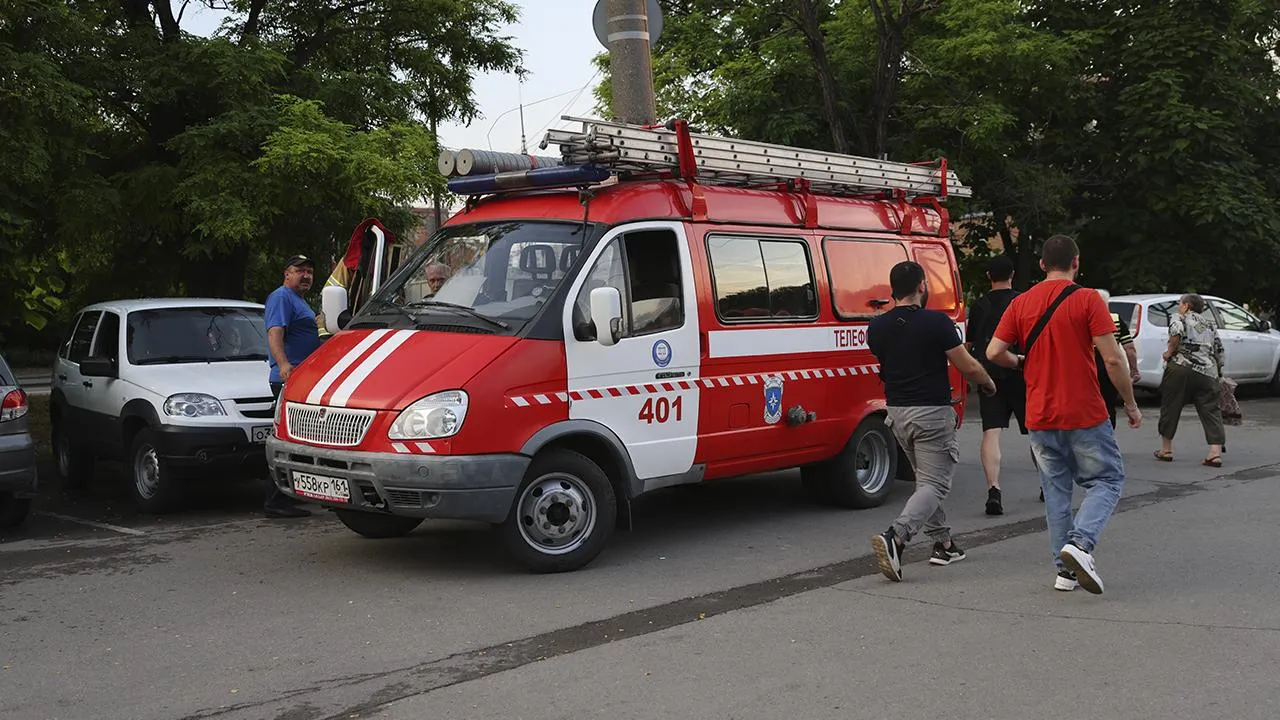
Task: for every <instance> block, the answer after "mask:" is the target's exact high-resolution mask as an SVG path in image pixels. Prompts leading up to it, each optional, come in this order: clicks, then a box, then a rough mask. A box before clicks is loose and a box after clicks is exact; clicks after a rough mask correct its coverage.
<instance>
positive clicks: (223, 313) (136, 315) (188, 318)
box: [125, 307, 267, 365]
mask: <svg viewBox="0 0 1280 720" xmlns="http://www.w3.org/2000/svg"><path fill="white" fill-rule="evenodd" d="M125 351H126V352H127V353H128V358H129V363H130V364H131V365H167V364H170V363H209V362H236V361H255V362H265V361H266V359H267V338H266V331H265V330H264V328H263V323H262V310H260V309H258V308H238V307H187V308H157V309H155V310H135V311H133V312H131V313H129V319H128V328H127V330H126V332H125Z"/></svg>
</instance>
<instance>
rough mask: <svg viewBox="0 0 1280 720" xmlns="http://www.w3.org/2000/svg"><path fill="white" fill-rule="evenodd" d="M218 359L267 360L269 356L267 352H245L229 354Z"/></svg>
mask: <svg viewBox="0 0 1280 720" xmlns="http://www.w3.org/2000/svg"><path fill="white" fill-rule="evenodd" d="M218 359H219V360H266V359H267V356H266V354H265V353H243V354H240V355H228V356H226V357H223V358H218Z"/></svg>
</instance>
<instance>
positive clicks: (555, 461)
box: [498, 448, 618, 573]
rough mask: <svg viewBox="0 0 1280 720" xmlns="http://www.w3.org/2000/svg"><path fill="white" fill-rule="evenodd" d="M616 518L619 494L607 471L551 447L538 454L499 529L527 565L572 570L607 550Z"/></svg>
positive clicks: (533, 568) (547, 570) (543, 570)
mask: <svg viewBox="0 0 1280 720" xmlns="http://www.w3.org/2000/svg"><path fill="white" fill-rule="evenodd" d="M548 493H551V494H548ZM539 518H541V519H542V521H543V522H541V523H539ZM617 520H618V500H617V496H616V495H615V494H614V491H613V485H612V484H611V483H610V482H609V477H608V476H607V475H606V474H605V472H604V470H602V469H600V466H599V465H597V464H596V463H595V462H593V461H592V460H591V459H590V458H588V457H587V456H585V455H582V454H581V453H577V452H574V451H572V450H568V449H566V448H552V449H550V450H545V451H543V452H540V453H538V454H537V455H536V456H534V458H533V462H532V463H530V464H529V469H528V470H526V471H525V474H524V479H523V480H522V481H521V483H520V487H519V489H518V490H517V492H516V498H515V501H514V502H513V503H512V504H511V510H510V511H509V512H508V514H507V519H506V521H505V522H503V523H502V525H501V526H500V527H499V529H498V532H499V534H500V535H501V536H502V540H503V543H504V544H505V545H506V546H507V550H508V552H510V553H511V555H512V556H513V557H514V558H515V559H516V560H517V561H518V562H519V563H520V564H521V565H522V566H524V567H525V569H527V570H529V571H531V572H536V573H556V572H568V571H572V570H577V569H579V568H582V567H584V566H585V565H587V564H588V563H590V562H591V561H592V560H594V559H595V558H596V556H597V555H599V554H600V552H601V551H602V550H604V546H605V544H606V543H608V541H609V538H610V536H612V535H613V530H614V526H615V525H616V524H617ZM539 525H541V527H539ZM562 533H564V534H562Z"/></svg>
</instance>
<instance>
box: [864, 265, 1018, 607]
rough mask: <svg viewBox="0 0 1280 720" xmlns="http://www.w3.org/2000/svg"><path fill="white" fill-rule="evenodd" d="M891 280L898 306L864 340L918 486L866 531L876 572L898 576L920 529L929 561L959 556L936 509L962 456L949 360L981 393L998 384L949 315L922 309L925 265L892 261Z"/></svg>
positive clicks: (940, 561)
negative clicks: (885, 520)
mask: <svg viewBox="0 0 1280 720" xmlns="http://www.w3.org/2000/svg"><path fill="white" fill-rule="evenodd" d="M889 286H890V287H891V288H892V290H893V299H894V300H895V301H896V305H895V307H894V308H893V309H892V310H890V311H889V312H887V313H885V314H883V315H880V316H879V317H877V318H875V319H873V320H872V321H871V324H870V326H869V327H868V328H867V345H868V346H869V348H870V349H871V352H872V353H873V354H874V355H875V356H876V359H877V360H879V361H880V379H881V380H882V381H883V382H884V395H885V401H886V405H888V414H889V417H888V424H889V427H890V428H891V429H892V430H893V435H894V437H895V438H897V440H898V444H899V445H901V446H902V449H903V450H904V451H905V452H906V455H907V459H908V460H910V461H911V467H912V468H913V469H914V470H915V473H916V491H915V493H914V494H912V496H911V497H910V499H908V500H907V504H906V506H905V507H904V508H903V509H902V514H900V515H899V516H898V519H896V520H894V521H893V524H892V525H891V526H890V527H889V529H888V530H886V531H885V532H883V533H880V534H879V535H876V536H874V537H872V538H871V547H872V549H873V550H875V553H876V558H877V560H878V561H879V564H880V572H881V573H883V574H884V576H885V577H887V578H889V579H890V580H893V581H895V582H899V581H901V580H902V550H903V548H904V547H905V546H906V543H907V541H909V540H910V539H911V537H912V536H913V535H915V534H916V533H917V532H919V531H920V530H921V529H923V530H924V533H925V534H926V535H928V536H930V537H932V538H933V539H934V543H933V554H932V555H931V556H930V557H929V562H930V563H932V564H934V565H950V564H951V563H953V562H955V561H957V560H963V559H964V558H965V554H964V551H963V550H961V549H960V546H959V545H956V544H955V542H953V541H952V539H951V528H949V527H948V526H947V524H946V522H947V516H946V513H945V512H943V510H942V501H943V499H944V498H946V496H947V494H948V493H950V492H951V476H952V474H953V473H954V472H955V467H956V463H957V462H959V460H960V447H959V445H958V444H957V442H956V414H955V409H954V407H953V403H952V395H953V391H952V387H951V380H950V378H949V377H948V368H947V363H948V361H950V362H951V363H953V364H954V365H955V366H956V368H958V369H959V370H960V372H961V373H963V374H964V376H965V377H967V378H968V379H969V380H971V381H972V382H974V383H976V384H977V385H978V386H979V387H980V388H981V389H982V391H983V392H984V393H986V394H988V395H989V394H991V393H994V392H995V391H996V386H995V383H994V382H993V381H992V380H991V376H990V375H989V374H987V371H986V370H984V369H983V368H982V365H981V364H979V363H978V361H977V360H975V359H974V358H973V356H972V355H970V354H969V352H968V351H967V350H966V349H965V347H964V345H963V344H962V343H961V342H960V333H959V331H958V330H957V329H956V326H955V324H954V323H953V322H952V321H951V318H949V317H947V316H946V315H944V314H942V313H940V312H938V311H936V310H927V309H924V308H925V307H926V306H927V305H928V302H929V287H928V282H927V281H926V279H925V273H924V268H922V267H920V265H918V264H916V263H914V262H909V261H907V262H901V263H898V264H897V265H894V266H893V269H892V270H891V271H890V272H889Z"/></svg>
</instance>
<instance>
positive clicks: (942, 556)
mask: <svg viewBox="0 0 1280 720" xmlns="http://www.w3.org/2000/svg"><path fill="white" fill-rule="evenodd" d="M966 557H968V556H967V555H965V554H964V550H961V549H960V546H959V545H957V544H956V541H955V540H952V541H951V547H944V546H943V544H942V543H940V542H935V543H934V544H933V554H932V555H930V556H929V564H930V565H950V564H951V563H953V562H959V561H960V560H963V559H965V558H966Z"/></svg>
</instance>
